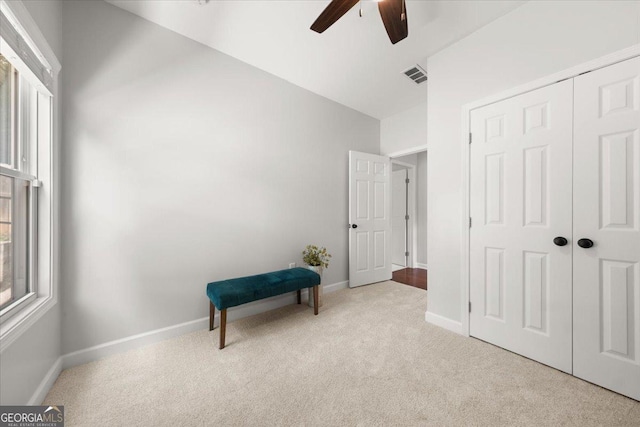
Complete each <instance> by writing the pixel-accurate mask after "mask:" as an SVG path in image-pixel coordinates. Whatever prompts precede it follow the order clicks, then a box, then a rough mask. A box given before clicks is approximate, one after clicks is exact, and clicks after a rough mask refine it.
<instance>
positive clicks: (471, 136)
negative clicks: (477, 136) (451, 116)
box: [469, 132, 473, 144]
mask: <svg viewBox="0 0 640 427" xmlns="http://www.w3.org/2000/svg"><path fill="white" fill-rule="evenodd" d="M471 140H473V134H472V133H471V132H469V144H471Z"/></svg>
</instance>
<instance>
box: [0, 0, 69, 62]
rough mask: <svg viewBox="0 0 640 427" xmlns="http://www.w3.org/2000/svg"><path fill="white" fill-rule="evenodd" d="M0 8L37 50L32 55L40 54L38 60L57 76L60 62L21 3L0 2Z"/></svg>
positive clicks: (2, 0)
mask: <svg viewBox="0 0 640 427" xmlns="http://www.w3.org/2000/svg"><path fill="white" fill-rule="evenodd" d="M0 8H1V9H2V11H3V12H4V13H5V14H7V15H8V16H9V17H11V18H14V20H15V22H16V23H17V24H18V25H19V26H20V27H22V30H23V31H24V33H23V36H24V35H26V36H27V37H25V38H28V39H29V40H28V42H30V44H31V45H32V46H35V47H36V49H37V50H38V52H34V53H36V54H40V55H41V58H40V59H41V60H43V61H44V62H45V65H48V66H50V67H51V69H52V70H53V72H54V73H55V74H58V72H59V71H60V69H61V68H62V67H61V65H60V61H58V58H56V55H55V54H54V53H53V49H51V46H49V43H48V42H47V39H46V38H45V37H44V35H43V34H42V31H40V28H39V27H38V24H36V22H35V21H34V20H33V17H32V16H31V14H30V13H29V11H28V10H27V8H26V7H25V6H24V4H22V1H15V0H14V1H6V0H0Z"/></svg>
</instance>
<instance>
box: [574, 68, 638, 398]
mask: <svg viewBox="0 0 640 427" xmlns="http://www.w3.org/2000/svg"><path fill="white" fill-rule="evenodd" d="M574 105H575V110H574V111H575V131H574V134H575V142H574V147H575V150H574V156H575V157H574V168H575V180H574V211H575V213H576V215H575V219H574V239H575V242H574V269H573V277H574V305H573V310H574V313H573V314H574V315H573V325H574V335H573V348H574V364H573V370H574V374H575V375H576V376H578V377H581V378H584V379H586V380H588V381H591V382H594V383H596V384H599V385H601V386H603V387H606V388H609V389H611V390H614V391H617V392H618V393H622V394H625V395H627V396H630V397H632V398H634V399H638V400H640V58H635V59H632V60H628V61H625V62H622V63H619V64H616V65H612V66H610V67H606V68H602V69H600V70H596V71H592V72H591V73H588V74H584V75H581V76H579V77H576V78H575V104H574ZM579 239H590V240H591V241H592V242H593V247H590V248H583V247H580V246H578V245H577V242H578V240H579ZM586 243H587V245H585V246H588V242H586ZM583 245H584V242H583Z"/></svg>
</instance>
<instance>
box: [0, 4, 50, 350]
mask: <svg viewBox="0 0 640 427" xmlns="http://www.w3.org/2000/svg"><path fill="white" fill-rule="evenodd" d="M0 12H2V14H3V15H4V16H5V17H6V18H7V19H8V20H9V21H10V22H11V24H12V26H13V28H15V30H16V32H17V33H18V34H19V35H20V36H21V38H22V39H23V41H24V42H25V43H26V45H27V46H28V48H29V49H30V50H31V52H32V54H33V55H35V57H36V58H37V60H38V64H42V67H46V69H47V71H48V75H47V76H42V77H43V78H44V80H40V81H37V80H34V79H33V77H34V76H36V78H37V74H34V73H33V72H32V70H31V69H29V68H28V67H29V65H31V66H32V65H33V56H32V57H30V58H26V59H25V58H23V57H21V55H23V54H24V52H20V53H19V54H17V53H16V51H14V50H13V49H12V48H11V47H10V45H9V43H7V41H6V40H4V39H3V38H2V37H0V52H2V54H3V55H5V56H6V57H7V58H8V59H9V61H10V62H11V63H12V64H13V65H14V67H16V68H17V69H18V71H19V72H20V73H21V74H23V76H25V77H27V75H26V74H25V73H24V72H23V71H26V72H27V74H28V73H30V77H31V79H30V82H31V85H32V86H33V87H34V88H35V90H34V91H32V92H35V99H37V104H38V114H37V119H36V120H35V121H32V123H29V124H28V125H27V124H26V123H22V124H21V126H22V129H20V130H21V131H26V128H27V127H28V128H29V129H28V131H29V132H31V133H30V135H31V136H30V137H32V138H36V139H37V145H38V150H36V151H37V156H34V154H35V153H29V156H30V157H29V159H30V160H31V161H32V162H34V163H32V164H31V165H30V168H31V169H30V170H29V172H30V173H32V172H34V171H36V170H37V173H35V174H34V175H35V176H37V180H31V181H30V182H31V184H30V187H31V190H32V191H30V193H29V197H30V200H32V201H34V203H30V206H29V208H30V209H37V211H38V214H37V219H36V220H35V221H33V222H32V224H33V227H34V230H30V231H32V232H31V234H30V235H31V236H35V234H36V232H37V234H38V240H37V242H34V244H32V245H31V248H32V249H31V250H32V251H34V253H35V254H34V256H33V257H31V258H32V259H37V262H36V265H34V266H31V271H32V272H35V273H36V274H37V279H36V280H37V285H36V286H37V288H36V289H34V291H35V292H33V294H34V295H33V296H31V297H30V300H29V301H28V303H27V304H24V306H23V307H21V309H20V310H17V311H16V312H15V313H12V315H11V316H9V317H6V318H3V321H2V322H1V323H0V352H2V351H4V350H5V349H6V348H7V347H9V346H10V345H11V344H12V343H13V342H15V340H17V339H18V338H19V337H20V336H21V335H22V334H23V333H25V332H26V331H28V330H29V328H30V327H31V326H32V325H34V324H35V323H36V322H37V321H38V320H39V319H40V318H41V317H42V316H43V315H44V314H45V313H47V312H48V311H49V310H50V309H51V308H53V307H55V306H56V305H57V303H58V268H57V266H58V261H57V260H58V249H57V248H58V234H59V227H58V223H57V221H58V194H57V182H58V170H57V162H58V160H57V158H58V144H57V142H58V140H59V135H60V133H59V126H58V120H59V119H58V111H59V100H58V97H57V94H58V74H59V72H60V69H61V66H60V63H59V61H58V60H57V58H56V56H55V54H54V53H53V51H52V50H51V48H50V46H49V44H48V43H47V41H46V39H45V37H44V36H43V35H42V33H41V32H40V30H39V28H38V26H37V25H36V23H35V21H34V20H33V18H32V17H31V15H30V14H29V12H28V11H27V9H26V7H25V6H24V4H23V3H22V2H21V1H19V0H18V1H11V2H9V1H6V0H0ZM5 30H6V28H5ZM8 53H13V55H14V57H17V59H16V58H12V57H11V55H8ZM14 59H16V61H17V62H19V65H20V66H17V65H18V64H16V63H15V62H14ZM29 61H31V63H28V62H29ZM32 107H33V105H31V106H30V108H32ZM36 130H37V135H36V136H33V133H34V132H35V131H36ZM19 149H21V148H19ZM35 165H37V166H35ZM36 167H37V169H34V168H36ZM36 203H37V208H36ZM35 277H36V276H35V275H34V278H35Z"/></svg>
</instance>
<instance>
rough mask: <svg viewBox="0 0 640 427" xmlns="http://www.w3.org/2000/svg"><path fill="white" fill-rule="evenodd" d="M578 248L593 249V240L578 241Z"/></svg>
mask: <svg viewBox="0 0 640 427" xmlns="http://www.w3.org/2000/svg"><path fill="white" fill-rule="evenodd" d="M578 246H580V247H581V248H585V249H589V248H591V247H593V240H591V239H580V240H578Z"/></svg>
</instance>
